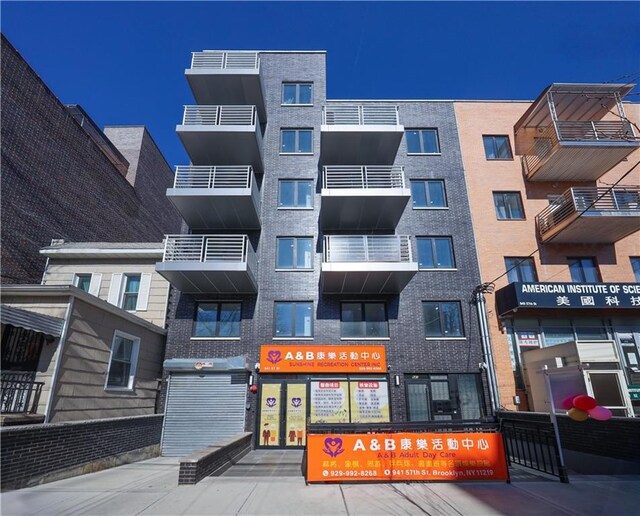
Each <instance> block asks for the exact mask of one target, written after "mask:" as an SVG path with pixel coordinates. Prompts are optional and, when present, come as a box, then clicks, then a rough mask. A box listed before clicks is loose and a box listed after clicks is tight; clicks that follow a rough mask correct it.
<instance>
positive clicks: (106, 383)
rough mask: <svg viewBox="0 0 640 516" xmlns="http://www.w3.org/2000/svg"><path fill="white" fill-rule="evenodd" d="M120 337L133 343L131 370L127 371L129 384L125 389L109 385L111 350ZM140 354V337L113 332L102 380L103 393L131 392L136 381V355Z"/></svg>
mask: <svg viewBox="0 0 640 516" xmlns="http://www.w3.org/2000/svg"><path fill="white" fill-rule="evenodd" d="M118 337H122V338H124V339H127V340H131V341H133V348H132V349H131V369H130V370H129V383H128V385H127V387H117V386H114V387H112V386H110V385H109V373H110V372H111V364H112V359H113V350H114V347H115V341H116V338H118ZM139 353H140V337H136V336H135V335H131V334H129V333H125V332H123V331H120V330H115V331H114V332H113V338H112V339H111V351H110V353H109V365H108V367H107V375H106V377H105V379H104V390H105V391H120V392H131V391H133V390H134V388H133V385H134V383H135V379H136V372H137V370H138V355H139Z"/></svg>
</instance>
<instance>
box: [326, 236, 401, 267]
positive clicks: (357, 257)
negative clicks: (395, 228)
mask: <svg viewBox="0 0 640 516" xmlns="http://www.w3.org/2000/svg"><path fill="white" fill-rule="evenodd" d="M324 261H325V262H333V263H336V262H413V256H412V252H411V237H410V236H408V235H328V236H325V237H324Z"/></svg>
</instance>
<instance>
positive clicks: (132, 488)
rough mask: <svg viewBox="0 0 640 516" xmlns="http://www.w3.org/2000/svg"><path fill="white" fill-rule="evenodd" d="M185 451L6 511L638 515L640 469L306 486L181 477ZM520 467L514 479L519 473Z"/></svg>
mask: <svg viewBox="0 0 640 516" xmlns="http://www.w3.org/2000/svg"><path fill="white" fill-rule="evenodd" d="M177 470H178V460H177V459H175V458H157V459H152V460H148V461H143V462H138V463H135V464H128V465H125V466H120V467H117V468H112V469H109V470H105V471H101V472H98V473H92V474H89V475H84V476H81V477H75V478H70V479H66V480H61V481H58V482H52V483H50V484H44V485H41V486H37V487H32V488H27V489H21V490H18V491H10V492H6V493H2V495H1V496H0V504H1V509H2V515H3V516H9V515H11V516H13V515H22V514H25V515H26V514H43V515H48V514H52V515H53V514H55V515H75V514H90V515H103V514H104V515H118V514H123V515H134V514H145V515H174V514H193V515H200V514H207V515H210V514H224V515H226V514H246V515H253V514H256V515H258V514H265V515H278V516H279V515H284V514H294V515H311V514H330V515H334V514H335V515H342V514H344V515H378V514H421V515H424V514H427V515H433V516H435V515H452V516H453V515H455V516H460V515H467V514H468V515H484V514H513V515H518V516H520V515H522V516H528V515H545V516H546V515H567V514H570V515H575V516H577V515H582V516H584V515H591V514H594V515H595V514H607V515H608V516H623V515H632V514H634V515H635V514H638V510H639V504H640V477H639V476H624V477H622V476H621V477H609V476H599V477H593V476H589V477H581V476H578V477H573V478H572V482H571V484H568V485H567V484H560V483H559V482H557V481H550V480H546V479H536V478H535V477H532V476H529V475H523V476H522V477H521V478H522V479H523V480H514V481H513V483H512V484H511V485H508V484H505V483H496V482H463V483H455V484H454V483H429V484H419V483H416V484H343V485H312V486H305V484H304V480H303V479H302V478H301V477H299V476H280V477H273V476H251V472H250V471H249V470H248V469H246V470H245V471H244V472H243V473H242V474H241V475H240V474H239V473H238V471H237V470H236V475H234V474H233V472H231V470H230V472H231V473H232V474H230V475H226V476H222V477H209V478H206V479H205V480H203V481H202V482H200V483H199V484H197V485H195V486H178V485H177V478H178V472H177ZM519 477H520V476H519V475H516V476H515V478H516V479H517V478H519Z"/></svg>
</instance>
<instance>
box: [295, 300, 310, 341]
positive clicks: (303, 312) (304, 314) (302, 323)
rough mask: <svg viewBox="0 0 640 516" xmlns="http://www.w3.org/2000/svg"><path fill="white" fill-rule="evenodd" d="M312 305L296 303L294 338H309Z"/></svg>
mask: <svg viewBox="0 0 640 516" xmlns="http://www.w3.org/2000/svg"><path fill="white" fill-rule="evenodd" d="M312 318H313V304H312V303H296V337H311V336H313V334H312V331H311V322H312V320H313V319H312Z"/></svg>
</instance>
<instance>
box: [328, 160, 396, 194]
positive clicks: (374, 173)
mask: <svg viewBox="0 0 640 516" xmlns="http://www.w3.org/2000/svg"><path fill="white" fill-rule="evenodd" d="M322 188H336V189H342V188H355V189H366V188H405V180H404V167H401V166H382V165H371V166H341V165H328V166H325V167H323V174H322Z"/></svg>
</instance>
